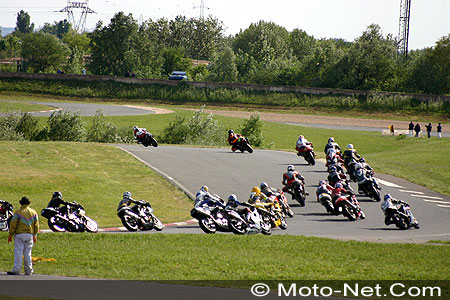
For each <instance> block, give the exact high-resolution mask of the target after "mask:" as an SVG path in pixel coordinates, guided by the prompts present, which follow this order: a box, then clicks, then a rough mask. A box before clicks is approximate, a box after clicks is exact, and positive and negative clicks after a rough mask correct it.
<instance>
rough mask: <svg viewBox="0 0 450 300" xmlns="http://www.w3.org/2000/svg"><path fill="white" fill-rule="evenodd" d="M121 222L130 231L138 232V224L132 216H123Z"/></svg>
mask: <svg viewBox="0 0 450 300" xmlns="http://www.w3.org/2000/svg"><path fill="white" fill-rule="evenodd" d="M120 220H121V221H122V224H123V226H125V228H126V229H128V231H137V230H138V227H139V226H138V222H137V220H136V219H135V218H133V217H132V216H130V215H127V214H125V215H123V216H122V217H120Z"/></svg>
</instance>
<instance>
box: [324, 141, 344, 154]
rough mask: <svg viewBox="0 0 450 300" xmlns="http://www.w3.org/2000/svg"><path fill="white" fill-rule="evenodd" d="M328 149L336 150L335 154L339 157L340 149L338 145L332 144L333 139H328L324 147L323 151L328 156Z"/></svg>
mask: <svg viewBox="0 0 450 300" xmlns="http://www.w3.org/2000/svg"><path fill="white" fill-rule="evenodd" d="M330 149H334V150H336V153H338V154H339V155H340V154H341V147H339V145H338V144H337V143H335V142H334V138H333V137H330V138H329V139H328V143H327V144H326V145H325V149H324V150H323V151H324V152H325V154H328V151H329V150H330Z"/></svg>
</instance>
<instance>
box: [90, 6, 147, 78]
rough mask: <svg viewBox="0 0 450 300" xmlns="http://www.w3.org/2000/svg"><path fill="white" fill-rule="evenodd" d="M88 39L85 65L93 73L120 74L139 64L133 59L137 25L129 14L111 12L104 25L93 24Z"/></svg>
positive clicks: (135, 58) (136, 51)
mask: <svg viewBox="0 0 450 300" xmlns="http://www.w3.org/2000/svg"><path fill="white" fill-rule="evenodd" d="M89 37H90V38H91V45H90V46H91V49H92V53H91V61H90V64H89V68H90V70H91V72H92V73H94V74H101V75H118V76H123V75H124V74H125V73H126V72H127V71H132V70H133V69H134V68H136V67H137V66H138V65H139V64H140V63H139V61H138V60H137V58H138V57H139V56H138V54H137V53H138V51H139V49H137V48H136V47H135V46H136V41H137V40H138V24H137V21H136V20H135V19H133V16H132V15H131V14H129V15H128V16H126V15H125V14H124V13H123V12H119V13H117V14H115V15H114V17H113V18H112V19H111V22H110V24H109V25H108V26H106V27H104V26H103V24H102V23H101V22H99V23H97V26H96V28H95V30H94V31H93V32H92V33H91V34H90V35H89Z"/></svg>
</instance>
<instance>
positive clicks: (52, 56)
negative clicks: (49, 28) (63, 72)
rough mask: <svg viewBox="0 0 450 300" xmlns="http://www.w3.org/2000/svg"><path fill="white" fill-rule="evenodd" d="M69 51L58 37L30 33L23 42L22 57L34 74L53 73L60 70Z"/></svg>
mask: <svg viewBox="0 0 450 300" xmlns="http://www.w3.org/2000/svg"><path fill="white" fill-rule="evenodd" d="M68 55H69V49H68V48H67V46H66V45H64V44H63V43H62V42H61V41H60V40H59V39H58V38H57V37H56V36H54V35H51V34H48V33H40V32H35V33H28V34H26V35H24V37H23V42H22V57H23V59H25V60H26V61H28V64H29V66H30V67H32V68H33V70H34V72H36V73H37V72H45V71H46V72H53V71H55V70H56V69H58V68H60V67H61V66H62V65H63V64H64V63H65V62H66V61H67V56H68Z"/></svg>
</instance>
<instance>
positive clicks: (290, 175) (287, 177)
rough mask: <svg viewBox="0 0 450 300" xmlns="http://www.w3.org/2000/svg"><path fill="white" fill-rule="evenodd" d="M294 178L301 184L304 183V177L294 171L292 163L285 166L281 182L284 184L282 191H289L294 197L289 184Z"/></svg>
mask: <svg viewBox="0 0 450 300" xmlns="http://www.w3.org/2000/svg"><path fill="white" fill-rule="evenodd" d="M296 180H299V181H301V182H302V183H303V184H304V183H305V177H303V176H302V175H300V173H299V172H297V171H295V170H294V166H293V165H289V166H287V172H285V173H284V174H283V181H282V182H281V184H283V185H284V187H283V192H286V193H289V194H291V195H292V196H293V197H294V192H292V191H291V186H292V184H293V183H294V182H295V181H296Z"/></svg>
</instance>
